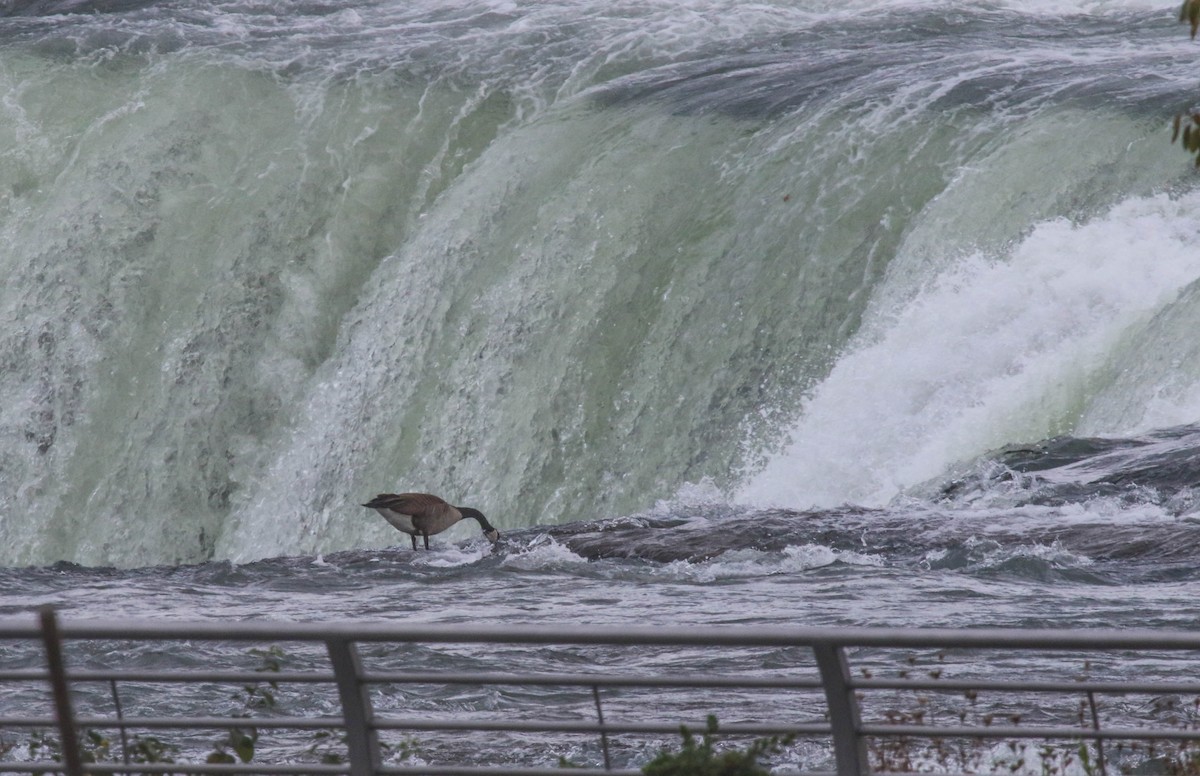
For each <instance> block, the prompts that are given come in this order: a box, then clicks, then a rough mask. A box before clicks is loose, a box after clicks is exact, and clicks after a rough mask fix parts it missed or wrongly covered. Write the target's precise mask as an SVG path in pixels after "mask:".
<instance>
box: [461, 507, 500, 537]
mask: <svg viewBox="0 0 1200 776" xmlns="http://www.w3.org/2000/svg"><path fill="white" fill-rule="evenodd" d="M455 508H456V509H457V510H458V511H459V513H460V514H461V515H462V516H463V517H472V518H475V519H476V520H478V521H479V525H480V527H482V528H483V531H484V533H488V532H490V531H495V530H496V529H495V528H493V527H492V524H491V523H489V522H488V519H487V518H486V517H484V516H483V513H482V512H480V511H479V510H478V509H472V508H471V507H455Z"/></svg>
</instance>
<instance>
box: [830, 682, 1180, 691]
mask: <svg viewBox="0 0 1200 776" xmlns="http://www.w3.org/2000/svg"><path fill="white" fill-rule="evenodd" d="M850 686H851V687H852V688H854V689H856V690H930V691H937V690H941V691H946V692H960V691H963V690H979V691H981V692H985V691H986V692H993V691H995V692H1052V693H1061V694H1068V693H1084V694H1086V693H1088V692H1097V693H1106V694H1109V695H1144V694H1154V695H1163V694H1170V693H1182V694H1185V695H1186V694H1200V682H1120V681H1113V682H1093V681H1061V682H1049V681H1041V680H1031V681H1028V682H1022V681H1018V680H1009V681H1000V680H989V679H980V680H975V681H973V680H970V679H928V680H927V679H854V680H851V682H850Z"/></svg>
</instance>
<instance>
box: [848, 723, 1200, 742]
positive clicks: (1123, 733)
mask: <svg viewBox="0 0 1200 776" xmlns="http://www.w3.org/2000/svg"><path fill="white" fill-rule="evenodd" d="M859 733H860V734H861V735H864V736H869V737H873V738H899V737H901V736H910V737H912V738H1034V739H1046V738H1069V739H1093V740H1094V739H1101V738H1102V739H1104V740H1106V741H1107V740H1114V741H1116V740H1120V741H1197V740H1200V730H1182V729H1178V728H1115V727H1114V728H1100V729H1099V730H1097V729H1095V728H1084V727H1068V726H1059V727H1050V726H1045V727H1039V726H1035V725H1029V726H1028V727H1026V726H1022V725H989V726H980V727H969V726H958V727H951V726H947V727H937V726H935V725H877V724H863V725H862V727H861V728H859Z"/></svg>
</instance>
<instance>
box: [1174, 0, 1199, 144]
mask: <svg viewBox="0 0 1200 776" xmlns="http://www.w3.org/2000/svg"><path fill="white" fill-rule="evenodd" d="M1193 1H1194V2H1195V3H1196V7H1197V8H1200V0H1193ZM1177 140H1178V141H1179V144H1180V145H1181V146H1183V150H1184V151H1187V152H1188V153H1189V154H1191V155H1192V156H1194V157H1196V166H1197V167H1200V113H1192V114H1190V115H1188V116H1184V115H1183V114H1182V113H1181V114H1178V115H1176V116H1175V124H1174V129H1173V131H1172V132H1171V142H1172V143H1174V142H1175V141H1177Z"/></svg>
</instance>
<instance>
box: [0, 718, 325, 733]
mask: <svg viewBox="0 0 1200 776" xmlns="http://www.w3.org/2000/svg"><path fill="white" fill-rule="evenodd" d="M75 722H76V724H78V725H79V726H80V727H86V728H96V729H100V730H107V729H113V728H119V727H125V728H129V729H134V728H145V729H147V730H152V729H157V728H197V729H200V728H213V729H219V730H232V729H235V728H246V727H257V728H267V729H276V730H324V729H330V728H342V727H343V722H342V718H341V717H123V718H121V719H117V718H116V717H76V718H75ZM56 725H58V720H57V719H55V718H54V717H44V718H43V717H4V718H0V728H3V727H54V726H56Z"/></svg>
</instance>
